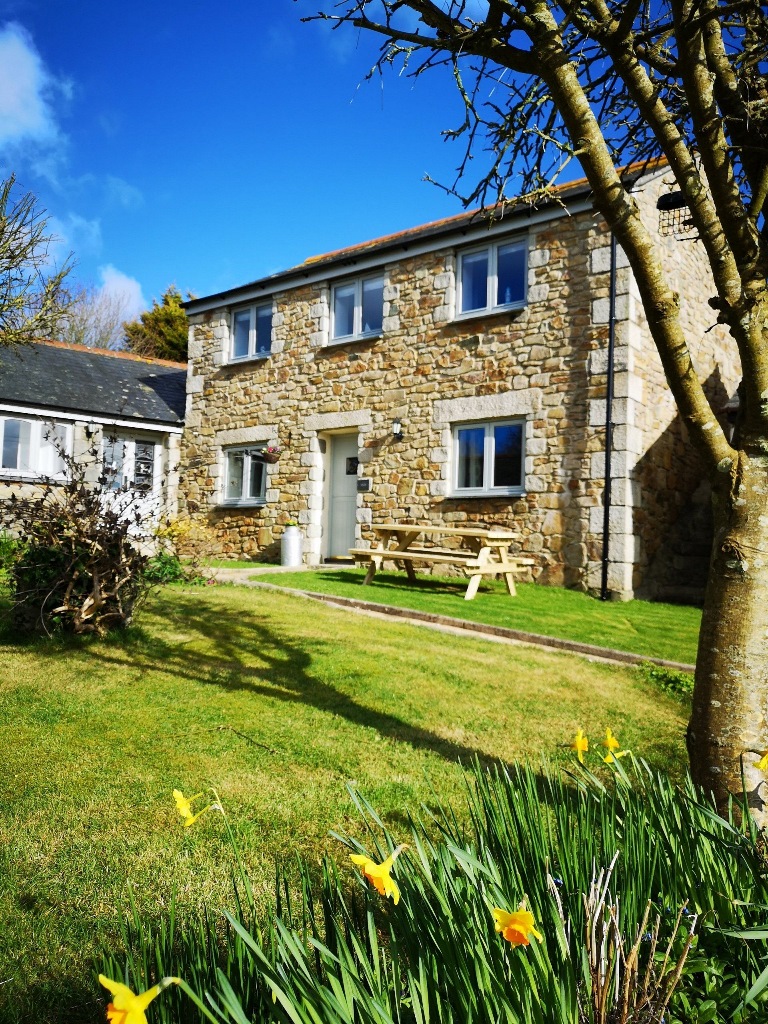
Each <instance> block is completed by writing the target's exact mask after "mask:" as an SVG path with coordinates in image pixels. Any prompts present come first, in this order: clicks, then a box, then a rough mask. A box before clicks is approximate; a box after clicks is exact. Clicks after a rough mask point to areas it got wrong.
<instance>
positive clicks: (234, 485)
mask: <svg viewBox="0 0 768 1024" xmlns="http://www.w3.org/2000/svg"><path fill="white" fill-rule="evenodd" d="M244 468H245V456H244V455H243V453H242V452H231V453H230V454H229V455H228V456H227V497H228V498H242V497H243V470H244Z"/></svg>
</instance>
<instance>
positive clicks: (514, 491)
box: [446, 487, 527, 501]
mask: <svg viewBox="0 0 768 1024" xmlns="http://www.w3.org/2000/svg"><path fill="white" fill-rule="evenodd" d="M526 494H527V491H525V490H524V489H523V488H522V487H509V488H502V487H499V488H497V489H496V490H493V491H451V492H450V493H449V494H447V495H446V497H448V498H452V499H453V500H455V501H459V500H463V499H464V498H484V499H486V500H487V499H488V498H524V497H525V496H526Z"/></svg>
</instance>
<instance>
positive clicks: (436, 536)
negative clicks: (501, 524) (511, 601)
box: [349, 523, 534, 601]
mask: <svg viewBox="0 0 768 1024" xmlns="http://www.w3.org/2000/svg"><path fill="white" fill-rule="evenodd" d="M372 529H373V533H374V534H375V536H376V543H375V544H374V545H373V546H372V547H370V548H350V550H349V553H350V555H352V556H353V557H354V559H355V561H356V562H362V563H367V565H368V572H367V573H366V576H365V580H364V581H363V582H364V583H366V584H367V583H370V582H371V581H372V580H373V578H374V576H375V575H376V573H377V571H378V570H379V569H381V567H382V565H383V563H384V562H385V561H390V562H394V563H395V564H396V565H398V567H404V568H405V571H406V573H407V574H408V580H409V582H411V583H414V582H415V581H416V571H415V569H414V567H413V563H414V562H421V563H425V564H427V565H458V566H460V567H461V568H462V569H463V570H464V573H465V575H466V576H468V577H469V583H468V585H467V591H466V593H465V594H464V600H465V601H471V600H472V598H473V597H474V596H475V594H476V593H477V588H478V587H479V586H480V582H481V580H482V578H483V576H498V575H502V576H503V577H504V581H505V583H506V586H507V591H508V593H509V595H510V597H514V596H515V594H516V592H517V591H516V590H515V577H514V574H515V573H516V572H519V571H520V570H521V569H522V568H524V567H525V566H529V565H533V564H534V562H533V559H532V558H521V557H520V556H518V555H513V554H511V552H510V550H509V546H510V544H511V543H512V542H513V541H517V540H520V539H521V538H520V534H519V533H515V532H514V531H513V530H502V529H495V530H485V529H474V528H472V527H450V526H418V525H416V524H410V523H409V524H405V525H399V524H395V523H382V524H381V525H379V526H374V527H373V528H372ZM441 538H445V539H446V540H449V539H451V538H458V540H459V541H460V544H461V546H460V547H456V548H446V547H440V546H439V544H435V543H434V542H435V540H437V541H439V540H440V539H441Z"/></svg>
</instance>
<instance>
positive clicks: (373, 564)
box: [363, 558, 380, 586]
mask: <svg viewBox="0 0 768 1024" xmlns="http://www.w3.org/2000/svg"><path fill="white" fill-rule="evenodd" d="M376 561H377V560H376V559H375V558H372V559H371V562H370V565H369V566H368V572H367V573H366V574H365V579H364V580H363V586H365V585H366V584H367V583H370V582H371V581H372V580H373V577H374V576H375V575H376V570H377V569H378V568H379V567H380V566H378V565H376Z"/></svg>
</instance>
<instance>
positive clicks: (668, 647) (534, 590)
mask: <svg viewBox="0 0 768 1024" xmlns="http://www.w3.org/2000/svg"><path fill="white" fill-rule="evenodd" d="M364 577H365V570H364V569H352V568H349V569H323V570H322V571H318V572H313V573H307V572H296V573H279V574H275V575H274V576H269V577H267V579H266V581H267V582H269V583H274V584H276V585H277V586H280V587H291V588H294V589H298V590H311V591H315V592H317V593H322V594H335V595H337V596H339V597H354V598H358V599H359V600H363V601H373V602H375V603H377V604H388V605H394V606H395V607H398V608H414V609H416V610H418V611H423V612H432V613H435V614H438V615H449V616H453V617H454V618H458V619H466V620H468V621H470V622H483V623H486V624H488V625H492V626H506V627H508V628H509V629H521V630H525V631H526V632H529V633H539V634H541V635H542V636H552V637H559V638H562V639H567V640H577V641H579V642H580V643H586V644H596V645H597V646H599V647H611V648H614V649H615V650H620V651H630V652H632V653H633V654H642V655H648V656H649V657H655V658H666V659H668V660H670V661H679V662H683V663H684V664H693V663H694V662H695V660H696V644H697V642H698V638H699V625H700V622H701V611H700V610H699V609H698V608H690V607H686V606H683V605H671V604H660V603H659V604H657V603H655V602H654V603H652V602H650V601H628V602H621V601H599V600H597V599H596V598H594V597H589V596H588V595H587V594H581V593H577V592H576V591H574V590H563V589H561V588H559V587H543V586H537V585H536V584H534V583H522V584H519V585H518V587H517V590H518V596H517V597H515V598H510V597H509V596H508V594H507V592H506V590H505V588H504V584H503V583H501V582H487V583H484V584H482V586H481V588H480V592H479V594H478V596H477V597H476V598H475V599H474V600H473V601H465V600H464V599H463V595H464V591H465V590H466V588H467V581H466V580H465V579H462V578H455V577H454V578H449V577H440V576H419V577H418V579H417V582H416V584H415V585H412V584H409V583H407V582H406V577H405V574H404V573H398V572H391V573H385V572H383V573H377V575H376V578H375V579H374V581H373V583H371V584H369V585H368V586H367V587H366V586H363V579H364ZM258 578H259V579H262V578H263V577H258Z"/></svg>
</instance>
